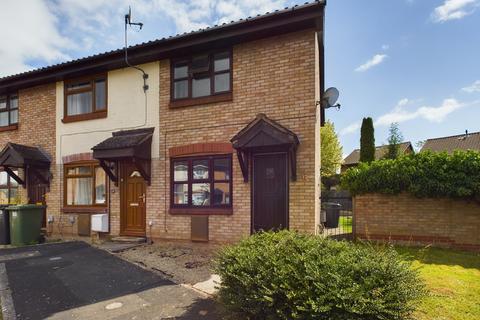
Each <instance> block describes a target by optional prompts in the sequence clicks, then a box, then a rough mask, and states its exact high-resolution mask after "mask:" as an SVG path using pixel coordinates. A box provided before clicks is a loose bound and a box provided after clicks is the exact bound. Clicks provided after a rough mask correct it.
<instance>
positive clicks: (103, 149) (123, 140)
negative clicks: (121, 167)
mask: <svg viewBox="0 0 480 320" xmlns="http://www.w3.org/2000/svg"><path fill="white" fill-rule="evenodd" d="M154 130H155V128H145V129H136V130H122V131H117V132H113V133H112V137H110V138H108V139H106V140H104V141H102V142H100V143H99V144H97V145H96V146H94V147H93V148H92V150H93V158H94V159H97V160H98V161H99V162H100V166H101V167H102V168H103V169H104V170H105V172H106V173H107V175H108V177H109V178H110V179H111V180H112V181H113V182H114V183H115V185H118V162H119V161H129V162H132V163H133V164H134V165H135V167H136V168H137V170H138V171H139V172H140V174H141V175H142V177H143V178H144V179H145V180H146V181H147V183H148V184H149V185H150V181H151V157H152V137H153V131H154Z"/></svg>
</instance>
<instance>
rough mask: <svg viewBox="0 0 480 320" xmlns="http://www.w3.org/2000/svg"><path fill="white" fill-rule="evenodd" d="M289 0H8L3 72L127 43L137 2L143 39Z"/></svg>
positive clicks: (1, 13)
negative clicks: (126, 26)
mask: <svg viewBox="0 0 480 320" xmlns="http://www.w3.org/2000/svg"><path fill="white" fill-rule="evenodd" d="M287 3H288V0H244V1H241V0H231V1H228V0H184V1H171V0H135V1H134V2H132V1H131V0H116V1H112V0H95V1H86V0H22V1H18V0H3V1H2V4H1V10H0V39H1V40H2V43H3V44H5V43H7V44H8V45H2V46H0V77H2V76H6V75H10V74H15V73H18V72H22V71H25V70H28V69H32V66H31V65H32V64H33V62H35V64H36V65H49V64H52V63H56V62H60V61H65V60H68V59H70V57H73V58H78V57H83V56H86V55H90V54H93V53H98V52H103V51H106V50H111V49H117V48H120V47H122V45H123V17H124V14H125V13H126V12H127V10H128V6H129V5H132V12H133V20H135V21H141V22H144V23H145V28H144V30H143V31H142V32H139V33H137V32H129V38H130V40H129V43H130V44H134V43H139V42H142V41H148V40H153V39H156V38H161V37H165V36H170V35H174V34H176V33H183V32H188V31H194V30H197V29H200V28H204V27H206V26H209V25H214V24H221V23H224V22H230V21H231V20H238V19H240V18H244V17H247V16H254V15H257V14H263V13H265V12H267V11H269V12H271V11H273V10H274V9H282V8H283V7H285V6H286V5H287Z"/></svg>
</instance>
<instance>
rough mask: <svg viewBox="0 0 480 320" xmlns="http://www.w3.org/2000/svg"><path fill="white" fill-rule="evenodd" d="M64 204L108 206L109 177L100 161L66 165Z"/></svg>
mask: <svg viewBox="0 0 480 320" xmlns="http://www.w3.org/2000/svg"><path fill="white" fill-rule="evenodd" d="M64 177H65V178H64V189H65V192H64V194H65V196H64V205H66V206H106V204H107V177H106V174H105V171H104V170H103V169H102V168H101V167H100V166H99V165H98V163H82V164H72V165H66V166H65V175H64Z"/></svg>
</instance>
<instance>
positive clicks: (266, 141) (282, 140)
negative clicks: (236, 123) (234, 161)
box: [230, 113, 299, 182]
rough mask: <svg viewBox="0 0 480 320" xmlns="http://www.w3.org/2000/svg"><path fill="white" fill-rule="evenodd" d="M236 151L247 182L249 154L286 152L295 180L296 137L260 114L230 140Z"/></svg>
mask: <svg viewBox="0 0 480 320" xmlns="http://www.w3.org/2000/svg"><path fill="white" fill-rule="evenodd" d="M230 141H231V142H232V144H233V148H235V150H236V151H237V156H238V161H239V163H240V168H241V170H242V174H243V179H244V181H245V182H247V181H248V175H249V173H248V169H249V161H250V158H251V154H253V153H262V152H265V153H268V152H286V153H287V154H288V157H289V162H290V173H291V178H292V180H296V178H297V155H296V153H297V148H298V145H299V140H298V137H297V135H296V134H295V133H293V132H292V131H290V130H288V129H287V128H285V127H284V126H282V125H280V124H279V123H278V122H276V121H274V120H272V119H270V118H268V117H267V116H266V115H265V114H263V113H260V114H258V115H257V117H256V118H255V119H254V120H253V121H252V122H250V123H249V124H248V125H247V126H246V127H245V128H243V129H242V130H240V132H238V133H237V134H236V135H235V136H234V137H233V138H232V139H231V140H230Z"/></svg>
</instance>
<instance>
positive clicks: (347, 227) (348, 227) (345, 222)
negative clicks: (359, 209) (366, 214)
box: [338, 216, 353, 233]
mask: <svg viewBox="0 0 480 320" xmlns="http://www.w3.org/2000/svg"><path fill="white" fill-rule="evenodd" d="M352 220H353V219H352V216H349V217H345V216H340V219H339V220H338V226H339V227H340V228H341V229H342V231H343V232H345V233H351V232H352Z"/></svg>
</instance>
